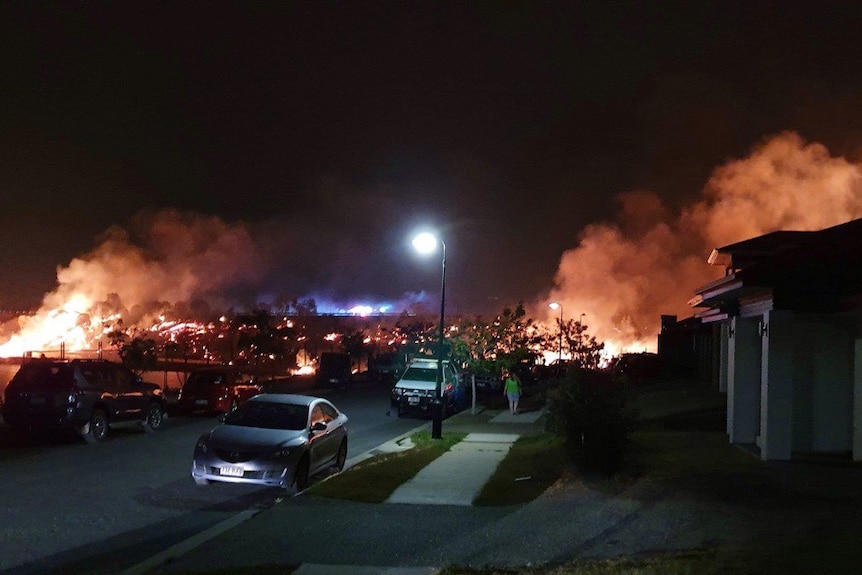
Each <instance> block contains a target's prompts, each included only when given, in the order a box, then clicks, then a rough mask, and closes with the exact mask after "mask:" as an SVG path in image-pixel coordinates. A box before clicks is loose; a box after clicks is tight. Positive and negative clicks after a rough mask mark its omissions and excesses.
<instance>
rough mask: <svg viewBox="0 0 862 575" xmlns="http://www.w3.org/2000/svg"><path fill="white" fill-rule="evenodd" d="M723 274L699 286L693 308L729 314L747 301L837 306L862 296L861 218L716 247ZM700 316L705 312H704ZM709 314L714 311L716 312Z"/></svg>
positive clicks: (715, 258) (796, 306) (825, 307)
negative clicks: (724, 273)
mask: <svg viewBox="0 0 862 575" xmlns="http://www.w3.org/2000/svg"><path fill="white" fill-rule="evenodd" d="M708 261H709V263H710V264H713V265H723V266H725V269H726V272H727V274H726V275H725V277H723V278H721V279H719V280H716V281H714V282H711V283H709V284H707V285H705V286H702V287H700V288H698V289H697V290H696V291H695V297H694V298H692V299H691V300H689V305H691V306H692V307H709V308H713V309H721V310H723V311H725V312H726V313H729V314H731V315H733V314H734V308H737V309H738V308H739V306H740V305H744V304H745V303H746V302H759V301H763V300H764V299H771V301H772V306H773V307H775V308H777V309H798V310H820V311H828V310H832V311H838V310H841V309H846V308H847V307H848V306H850V307H858V302H859V301H860V297H862V219H857V220H853V221H850V222H847V223H844V224H840V225H838V226H833V227H831V228H826V229H823V230H819V231H813V232H811V231H777V232H772V233H769V234H765V235H762V236H758V237H756V238H751V239H749V240H745V241H742V242H738V243H735V244H730V245H727V246H724V247H721V248H717V249H715V250H713V251H712V254H710V256H709V259H708ZM699 315H704V316H705V315H706V314H705V312H704V313H702V314H699ZM711 315H713V316H714V315H715V313H714V312H713V313H712V314H711Z"/></svg>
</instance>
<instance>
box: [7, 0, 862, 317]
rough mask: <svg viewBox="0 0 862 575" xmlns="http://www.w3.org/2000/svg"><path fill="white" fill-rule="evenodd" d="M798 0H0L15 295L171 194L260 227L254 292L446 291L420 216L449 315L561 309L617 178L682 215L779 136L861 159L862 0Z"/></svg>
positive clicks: (254, 295)
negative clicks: (557, 293)
mask: <svg viewBox="0 0 862 575" xmlns="http://www.w3.org/2000/svg"><path fill="white" fill-rule="evenodd" d="M795 6H796V3H792V4H788V3H785V2H680V3H676V2H652V3H647V2H630V3H629V2H623V3H620V2H587V3H584V2H556V3H545V2H543V3H538V2H488V3H482V2H465V3H462V2H378V1H374V2H235V3H224V2H179V3H173V2H111V3H100V2H56V3H53V2H38V3H36V2H14V3H12V2H5V3H3V4H2V6H0V59H2V60H0V62H2V64H0V65H2V67H0V86H2V89H0V308H6V309H20V308H24V307H33V306H38V305H39V303H40V302H41V301H42V297H43V295H44V294H46V293H47V292H50V291H51V290H52V289H54V287H55V286H56V283H57V268H58V266H60V267H62V266H66V265H68V264H69V262H70V261H71V260H73V259H74V258H76V257H80V256H82V255H84V254H87V253H89V252H90V251H91V250H93V249H94V248H95V247H96V246H98V245H100V243H101V242H102V241H104V239H105V237H106V236H105V233H106V231H107V230H109V229H111V228H112V227H113V228H114V229H115V230H116V228H117V227H119V228H121V229H123V230H126V231H127V232H128V233H129V234H130V237H131V240H130V241H134V238H135V237H136V236H135V234H136V233H141V232H140V230H141V229H142V228H144V227H145V226H146V225H147V224H146V222H149V221H152V220H154V219H158V214H160V213H162V212H163V211H164V210H172V213H177V214H181V216H180V218H181V219H182V218H185V220H186V221H190V220H193V219H194V218H197V217H201V218H212V217H216V218H218V219H219V220H221V221H223V222H224V223H225V225H226V226H228V227H231V226H242V227H244V228H247V229H248V230H249V233H250V235H251V237H252V238H253V240H254V243H255V245H256V246H257V247H256V248H254V249H250V250H249V253H248V254H247V255H248V257H249V258H252V259H259V260H260V263H261V265H260V269H258V270H257V271H256V272H255V273H250V274H248V278H247V279H248V282H242V281H231V282H227V283H225V284H224V285H214V286H211V287H212V290H213V291H218V290H221V291H223V292H225V293H221V294H219V295H220V296H221V297H223V298H225V297H228V293H227V292H230V297H235V298H236V300H237V301H238V302H241V303H249V302H252V301H254V300H255V299H260V300H269V301H271V300H273V299H278V298H282V299H283V298H295V297H307V296H316V297H318V298H319V299H324V298H330V299H331V300H332V301H334V302H338V303H343V304H344V305H349V304H350V303H352V302H354V301H359V299H361V298H368V299H370V300H372V301H376V302H383V301H393V300H402V299H404V298H405V297H407V298H408V299H409V298H411V297H416V298H417V299H418V298H421V294H423V293H424V294H425V296H426V298H427V302H428V305H429V306H430V307H431V308H433V305H434V302H435V301H437V300H436V298H437V296H438V292H439V280H440V261H439V259H436V260H435V259H434V258H431V259H430V260H429V259H424V260H423V259H420V258H419V257H417V256H416V255H415V254H413V253H412V252H411V250H410V247H409V239H410V237H411V232H412V231H413V230H414V229H415V228H416V227H417V226H419V225H423V224H424V225H431V226H433V227H434V228H435V229H437V230H438V231H440V232H441V233H442V235H443V237H444V238H445V242H446V246H447V267H446V273H447V284H446V285H447V294H446V295H447V304H448V305H450V306H451V309H452V310H454V311H457V312H461V313H488V312H494V311H500V310H501V309H502V307H503V306H505V305H513V304H516V303H517V302H519V301H524V302H527V303H531V302H537V301H541V300H542V298H543V297H546V296H547V295H548V294H549V292H550V291H551V290H552V289H553V287H554V282H555V274H556V273H557V270H558V267H559V265H560V259H561V256H562V254H563V253H564V252H565V251H566V250H568V249H571V248H574V247H576V246H578V244H579V241H580V237H581V233H582V231H583V230H584V228H585V226H587V225H588V224H592V223H596V222H614V221H616V220H617V219H619V218H620V203H619V200H618V196H619V194H621V193H624V192H631V191H636V190H649V191H651V192H654V193H655V194H657V195H658V197H660V198H662V200H663V201H664V202H665V203H666V207H667V209H668V210H670V211H671V212H673V211H674V210H679V209H681V208H682V207H684V206H686V205H687V204H689V203H691V202H693V201H696V200H697V198H698V197H700V195H701V194H702V191H703V189H704V185H705V184H706V182H707V181H708V180H709V178H710V176H711V174H712V173H713V171H714V170H715V169H716V168H717V167H718V166H720V165H722V164H724V163H725V162H728V161H729V160H732V159H735V158H745V157H746V156H748V154H749V153H750V152H751V150H752V148H753V147H755V146H757V145H758V144H760V143H761V142H762V141H764V139H765V138H768V137H770V136H772V135H775V134H778V133H781V132H784V131H792V132H794V133H796V134H798V135H799V136H800V137H801V138H802V139H803V140H804V141H806V142H818V143H820V144H823V145H824V146H825V147H826V148H827V149H828V150H829V153H830V154H831V155H833V156H843V157H845V158H847V159H848V160H849V161H851V162H858V161H859V160H860V144H862V114H860V111H862V71H860V70H862V68H860V63H862V17H860V16H862V10H860V8H858V7H857V6H856V5H855V3H851V2H841V3H828V2H825V3H824V2H817V3H813V2H812V3H810V4H809V6H808V8H806V9H800V8H796V7H795ZM136 230H138V231H137V232H136ZM713 247H714V246H713ZM707 255H708V252H706V253H704V254H703V261H704V265H706V263H705V262H706V257H707ZM154 257H155V256H154ZM239 257H245V255H244V254H240V255H239ZM221 265H231V264H230V263H229V262H228V263H227V264H221ZM118 273H119V272H118ZM693 287H696V286H693ZM204 292H206V290H204ZM405 294H407V295H405ZM417 294H418V295H417ZM200 295H202V296H205V295H212V294H207V293H202V294H200Z"/></svg>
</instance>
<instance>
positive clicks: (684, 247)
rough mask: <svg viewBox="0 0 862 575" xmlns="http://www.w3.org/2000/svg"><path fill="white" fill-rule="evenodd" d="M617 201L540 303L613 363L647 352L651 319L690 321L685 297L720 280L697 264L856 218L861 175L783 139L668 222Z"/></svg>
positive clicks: (856, 168)
mask: <svg viewBox="0 0 862 575" xmlns="http://www.w3.org/2000/svg"><path fill="white" fill-rule="evenodd" d="M619 199H620V201H621V204H622V210H621V214H620V217H619V223H616V224H613V223H606V224H596V225H591V226H588V227H587V228H586V229H584V231H583V232H582V233H581V235H580V238H579V239H580V242H579V244H578V246H577V247H575V248H572V249H570V250H568V251H566V252H565V253H564V254H563V256H562V259H561V260H560V265H559V268H558V270H557V274H556V278H555V287H554V289H553V290H552V291H551V292H550V294H549V295H548V299H547V301H557V302H560V303H561V304H562V305H563V309H564V310H565V312H566V314H567V316H568V317H569V318H577V317H578V316H579V315H580V314H581V313H585V314H586V318H585V320H584V323H585V324H586V325H588V326H589V332H590V334H593V335H595V336H596V339H597V340H598V341H605V342H606V344H607V347H608V348H609V349H610V350H611V351H612V353H619V352H622V351H644V350H655V346H656V336H657V334H658V331H659V327H660V316H661V315H662V314H674V315H677V316H679V317H688V316H690V315H691V309H690V308H689V307H688V305H687V301H688V300H689V299H690V298H691V296H692V294H693V292H694V290H695V289H696V288H697V287H699V286H701V285H703V284H705V283H708V282H709V281H712V280H713V279H716V278H717V276H720V275H721V274H722V273H723V270H716V269H715V268H712V267H711V266H709V265H707V263H706V258H707V256H708V255H709V252H710V251H711V250H712V249H713V248H716V247H721V246H724V245H728V244H731V243H735V242H738V241H742V240H745V239H748V238H751V237H755V236H759V235H762V234H766V233H769V232H773V231H777V230H801V231H807V230H819V229H822V228H825V227H829V226H833V225H837V224H840V223H844V222H847V221H850V220H853V219H856V218H859V217H862V166H860V165H858V164H854V163H851V162H849V161H848V160H846V159H844V158H841V157H833V156H831V155H830V154H829V152H828V150H827V149H826V148H825V147H824V146H823V145H821V144H818V143H808V142H805V141H804V140H803V139H802V138H801V137H800V136H799V135H797V134H795V133H792V132H785V133H782V134H779V135H777V136H775V137H772V138H770V139H768V140H766V141H765V142H763V143H762V144H761V145H759V146H757V147H756V148H755V149H754V150H753V151H752V153H751V155H750V156H749V157H748V158H745V159H741V160H735V161H730V162H728V163H727V164H725V165H723V166H720V167H719V168H717V169H716V170H715V171H714V172H713V174H712V177H711V178H710V179H709V181H708V182H707V183H706V186H705V187H704V189H703V194H702V198H701V199H700V201H698V202H696V203H694V204H692V205H690V206H688V207H686V208H684V209H683V210H682V211H681V213H680V214H678V215H677V216H673V215H671V213H670V212H669V210H668V209H667V208H666V207H665V206H664V205H663V204H662V202H661V200H660V198H658V197H657V196H656V195H655V194H654V193H652V192H649V191H636V192H628V193H623V194H620V196H619ZM545 309H547V308H546V307H545ZM543 313H545V312H543ZM556 317H557V316H556V315H555V314H554V313H553V312H551V310H547V321H549V322H553V321H554V320H555V319H556Z"/></svg>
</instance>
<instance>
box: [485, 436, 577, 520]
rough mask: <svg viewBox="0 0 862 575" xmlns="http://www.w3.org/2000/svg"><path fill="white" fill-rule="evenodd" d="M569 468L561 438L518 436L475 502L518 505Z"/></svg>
mask: <svg viewBox="0 0 862 575" xmlns="http://www.w3.org/2000/svg"><path fill="white" fill-rule="evenodd" d="M567 467H569V459H568V457H567V456H566V454H565V452H564V451H563V444H562V441H561V440H560V438H558V437H556V436H554V435H552V434H550V433H543V434H541V435H530V436H524V437H521V438H519V439H518V441H516V442H515V443H514V444H513V445H512V448H511V449H510V450H509V453H508V454H507V455H506V458H505V459H503V461H501V462H500V465H499V466H498V467H497V470H496V471H495V472H494V475H493V476H492V477H491V479H490V480H488V482H487V483H486V484H485V487H484V488H483V489H482V491H481V493H479V495H478V496H477V497H476V499H475V500H474V501H473V505H514V504H518V503H526V502H528V501H532V500H533V499H535V498H536V497H538V496H539V495H541V494H542V492H544V491H545V490H546V489H547V488H548V487H550V486H551V485H553V484H554V482H556V481H557V480H558V479H559V478H560V476H561V475H562V474H563V471H564V470H565V469H566V468H567Z"/></svg>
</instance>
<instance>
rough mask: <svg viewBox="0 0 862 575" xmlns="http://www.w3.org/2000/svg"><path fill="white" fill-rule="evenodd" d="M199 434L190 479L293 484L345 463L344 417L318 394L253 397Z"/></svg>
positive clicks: (302, 485) (303, 484)
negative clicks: (213, 426) (313, 395)
mask: <svg viewBox="0 0 862 575" xmlns="http://www.w3.org/2000/svg"><path fill="white" fill-rule="evenodd" d="M221 418H222V422H221V423H220V424H219V425H218V426H216V427H215V428H214V429H213V430H211V431H209V432H207V433H205V434H203V435H202V436H201V437H200V439H198V442H197V444H196V445H195V451H194V458H193V461H192V478H193V479H194V481H195V483H197V484H198V485H206V484H208V483H209V482H210V481H225V482H230V483H251V484H256V485H267V486H278V487H282V488H285V489H287V488H290V487H295V488H296V490H297V491H302V490H303V489H305V488H306V487H307V486H308V480H309V477H312V476H314V475H316V474H318V473H320V472H321V471H323V470H325V469H327V468H329V467H334V468H335V469H336V470H338V471H341V470H342V469H343V468H344V463H345V461H347V441H348V433H347V416H346V415H345V414H343V413H341V412H340V411H339V410H338V409H337V408H336V407H335V406H334V405H333V404H332V403H330V402H329V401H327V400H326V399H323V398H320V397H312V396H308V395H293V394H281V393H272V394H270V393H264V394H261V395H257V396H255V397H253V398H251V399H249V400H248V401H247V402H245V403H243V404H242V405H240V406H239V407H238V408H237V409H236V410H234V411H231V412H230V413H227V414H225V415H224V416H221Z"/></svg>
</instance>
